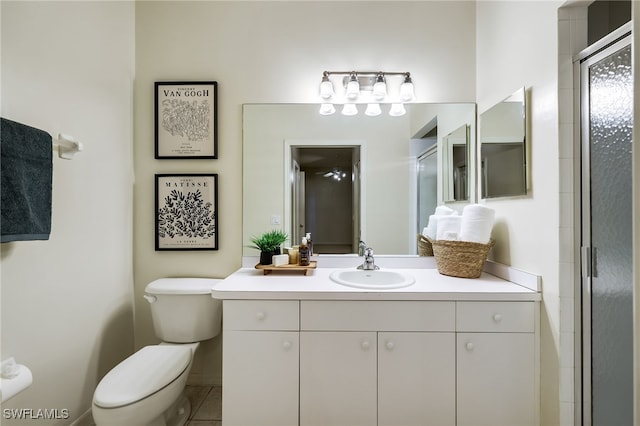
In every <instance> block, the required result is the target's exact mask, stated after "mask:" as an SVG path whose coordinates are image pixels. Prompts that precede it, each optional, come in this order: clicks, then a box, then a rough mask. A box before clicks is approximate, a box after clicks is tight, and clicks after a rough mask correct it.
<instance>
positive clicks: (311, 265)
mask: <svg viewBox="0 0 640 426" xmlns="http://www.w3.org/2000/svg"><path fill="white" fill-rule="evenodd" d="M317 265H318V262H316V261H315V260H312V261H311V262H309V266H300V265H292V264H287V265H280V266H273V264H271V265H260V264H257V265H256V269H261V270H262V271H263V273H264V275H269V274H270V273H272V272H273V271H293V272H303V273H304V275H309V272H311V271H312V270H313V269H316V266H317Z"/></svg>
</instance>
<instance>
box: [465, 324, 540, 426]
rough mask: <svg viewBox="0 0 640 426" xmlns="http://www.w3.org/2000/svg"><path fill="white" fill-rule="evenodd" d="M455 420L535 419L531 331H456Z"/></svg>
mask: <svg viewBox="0 0 640 426" xmlns="http://www.w3.org/2000/svg"><path fill="white" fill-rule="evenodd" d="M457 368H458V375H457V388H458V391H457V402H458V413H457V423H458V425H459V426H464V425H473V426H483V425H486V426H524V425H526V426H529V425H534V424H535V422H536V396H535V341H534V334H533V333H458V335H457Z"/></svg>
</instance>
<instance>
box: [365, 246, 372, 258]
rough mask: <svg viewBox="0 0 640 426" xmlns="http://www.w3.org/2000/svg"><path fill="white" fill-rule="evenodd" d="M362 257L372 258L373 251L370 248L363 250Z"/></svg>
mask: <svg viewBox="0 0 640 426" xmlns="http://www.w3.org/2000/svg"><path fill="white" fill-rule="evenodd" d="M364 255H365V256H373V249H372V248H371V247H367V248H366V249H364Z"/></svg>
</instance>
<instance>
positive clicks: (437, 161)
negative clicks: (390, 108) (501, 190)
mask: <svg viewBox="0 0 640 426" xmlns="http://www.w3.org/2000/svg"><path fill="white" fill-rule="evenodd" d="M361 107H363V108H364V106H361ZM406 111H407V112H406V114H405V115H404V116H400V117H391V116H385V115H384V114H383V115H379V116H376V117H370V116H366V115H364V114H362V113H361V114H359V115H356V116H343V115H341V114H334V115H330V116H324V115H321V114H319V105H315V104H246V105H244V107H243V245H244V246H246V245H247V244H248V243H247V241H249V239H250V238H251V236H252V235H258V234H260V233H261V232H264V231H265V230H268V229H272V228H278V229H282V230H284V231H286V232H287V233H288V234H289V235H290V237H291V238H290V240H289V241H287V243H286V245H295V244H299V241H298V240H297V239H298V237H299V236H302V235H304V234H305V233H307V232H310V233H311V234H312V239H313V242H314V251H316V252H317V253H319V254H337V253H340V254H343V253H357V250H358V245H359V242H360V241H364V242H365V244H366V245H367V246H370V247H373V248H374V250H375V251H376V253H379V254H401V255H412V254H416V253H417V247H416V235H417V233H418V232H420V231H421V230H422V227H423V225H421V223H420V220H421V219H424V220H426V219H428V215H429V214H433V210H435V206H436V205H438V204H442V203H444V202H445V201H451V202H460V203H468V202H473V201H474V198H475V194H474V191H473V190H472V189H473V188H474V187H475V186H476V185H475V180H474V179H473V176H474V175H475V172H474V170H473V169H474V167H473V162H474V161H473V159H471V158H470V157H471V153H473V152H474V150H475V138H474V137H473V135H474V134H475V127H476V120H475V117H476V106H475V104H473V103H455V104H453V103H447V104H407V105H406ZM458 129H460V130H459V131H458V132H457V133H456V130H458ZM465 133H466V136H464V134H465ZM446 137H449V138H451V139H450V141H449V142H448V143H449V145H450V146H451V147H456V146H457V145H461V144H464V142H463V141H464V140H465V139H466V147H465V148H463V151H464V152H465V155H464V156H463V157H466V159H465V160H463V161H462V162H461V161H460V160H456V161H455V164H456V167H457V169H456V170H453V169H451V167H449V166H445V164H444V163H443V161H444V157H445V154H444V150H445V149H444V144H445V143H446V141H445V138H446ZM454 139H455V142H454ZM451 151H452V154H453V151H454V149H452V150H451ZM455 151H459V148H456V149H455ZM426 152H430V153H431V155H433V157H432V161H431V166H430V167H431V168H432V171H431V172H429V173H431V174H432V175H433V176H435V179H431V182H430V183H429V184H427V183H426V181H425V182H422V183H419V180H420V178H421V176H420V173H419V164H420V160H419V159H420V158H421V157H422V156H423V155H424V154H425V153H426ZM446 157H447V158H448V159H449V158H450V157H451V156H450V155H449V154H447V155H446ZM456 158H458V157H457V156H456ZM465 161H466V162H467V164H466V165H464V164H463V163H464V162H465ZM434 166H435V167H434ZM445 175H446V177H445ZM449 175H451V176H449ZM454 175H455V176H454ZM422 177H424V176H422ZM445 182H448V183H446V184H445ZM446 188H451V190H449V189H446ZM419 190H420V193H421V194H422V193H424V194H425V195H421V197H422V198H421V199H419V192H418V191H419ZM449 192H451V193H452V194H453V197H454V198H449V196H448V195H447V196H445V193H449ZM456 194H457V195H458V199H456V198H455V196H456ZM425 197H426V198H430V199H431V200H433V201H432V203H433V204H434V205H433V206H432V208H431V210H430V211H429V207H422V206H421V202H422V201H423V200H424V199H425ZM420 208H422V210H419V209H420ZM421 226H422V227H421ZM243 255H245V256H251V255H255V253H253V251H252V250H251V249H250V248H248V247H245V249H244V251H243Z"/></svg>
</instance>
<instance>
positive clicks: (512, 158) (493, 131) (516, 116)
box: [480, 87, 527, 198]
mask: <svg viewBox="0 0 640 426" xmlns="http://www.w3.org/2000/svg"><path fill="white" fill-rule="evenodd" d="M525 135H526V102H525V89H524V87H523V88H521V89H518V90H517V91H515V92H514V93H513V94H512V95H511V96H509V97H507V98H506V99H504V100H503V101H502V102H499V103H497V104H496V105H494V106H493V107H491V108H489V109H488V110H487V111H485V112H483V113H482V114H480V163H481V167H480V182H481V187H482V198H496V197H509V196H518V195H525V194H526V193H527V161H526V159H527V146H526V137H525Z"/></svg>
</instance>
